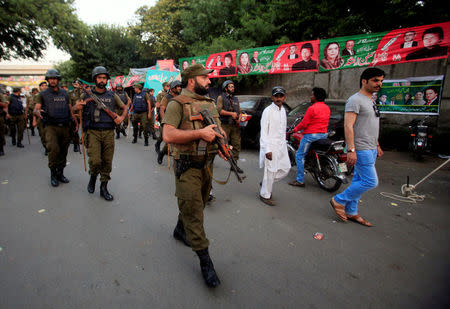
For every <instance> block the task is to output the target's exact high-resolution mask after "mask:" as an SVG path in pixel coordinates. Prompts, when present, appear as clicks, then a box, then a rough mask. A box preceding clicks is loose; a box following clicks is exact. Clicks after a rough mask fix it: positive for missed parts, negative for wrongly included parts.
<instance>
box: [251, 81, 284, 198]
mask: <svg viewBox="0 0 450 309" xmlns="http://www.w3.org/2000/svg"><path fill="white" fill-rule="evenodd" d="M285 100H286V90H284V88H283V87H281V86H275V87H274V88H273V89H272V104H271V105H269V106H267V107H266V108H265V109H264V111H263V114H262V117H261V134H260V135H261V137H260V140H259V144H260V151H259V167H260V168H264V178H263V181H262V183H261V190H260V193H259V198H260V200H261V201H262V202H263V203H265V204H267V205H269V206H274V205H275V202H274V201H273V199H272V187H273V183H274V182H276V181H279V180H281V179H282V178H284V177H286V176H287V174H288V173H289V170H290V169H291V162H290V160H289V155H288V151H287V144H286V110H285V109H284V107H283V103H284V102H285Z"/></svg>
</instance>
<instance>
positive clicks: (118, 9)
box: [1, 0, 157, 65]
mask: <svg viewBox="0 0 450 309" xmlns="http://www.w3.org/2000/svg"><path fill="white" fill-rule="evenodd" d="M156 1H157V0H147V1H144V0H108V1H105V0H76V1H75V3H74V7H75V9H76V14H77V15H78V17H79V18H80V19H81V20H82V21H83V22H85V23H86V24H88V25H90V26H91V25H95V24H101V23H103V24H110V25H118V26H126V25H127V24H128V23H132V22H133V16H134V12H136V10H137V9H138V8H139V7H141V6H144V5H147V6H150V7H151V6H153V5H154V4H155V3H156ZM69 59H70V56H69V54H67V53H65V52H63V51H61V50H58V49H57V48H56V47H55V46H54V45H53V44H52V43H51V42H50V44H49V48H48V49H47V50H46V51H45V52H44V57H43V58H42V59H40V60H39V61H33V60H26V59H13V60H10V61H2V62H1V64H15V65H20V64H56V63H59V62H62V61H66V60H69Z"/></svg>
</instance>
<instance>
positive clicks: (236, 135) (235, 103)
mask: <svg viewBox="0 0 450 309" xmlns="http://www.w3.org/2000/svg"><path fill="white" fill-rule="evenodd" d="M234 89H235V88H234V83H233V81H231V80H226V81H225V82H224V83H223V84H222V91H223V92H222V94H221V95H220V96H219V97H218V98H217V111H218V112H219V115H220V122H221V123H222V128H223V130H224V131H225V133H226V134H227V137H228V141H229V142H228V143H229V144H230V145H231V146H232V147H233V150H232V154H233V157H234V159H235V160H236V162H238V160H239V152H240V151H241V130H240V128H239V115H240V113H241V108H240V106H239V100H238V98H237V97H236V96H235V95H234ZM237 171H238V173H241V174H242V173H243V172H244V171H243V170H241V168H240V167H238V168H237Z"/></svg>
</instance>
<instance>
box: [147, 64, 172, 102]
mask: <svg viewBox="0 0 450 309" xmlns="http://www.w3.org/2000/svg"><path fill="white" fill-rule="evenodd" d="M174 80H181V75H180V72H170V71H165V70H148V71H147V76H146V77H145V84H144V88H148V89H155V96H156V95H158V93H160V92H161V91H162V89H163V87H162V83H164V82H169V83H171V82H172V81H174Z"/></svg>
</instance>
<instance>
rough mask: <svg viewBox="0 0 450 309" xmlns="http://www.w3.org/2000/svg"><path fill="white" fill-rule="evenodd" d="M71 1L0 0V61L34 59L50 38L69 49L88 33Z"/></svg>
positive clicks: (57, 44) (58, 45) (68, 50)
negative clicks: (20, 58) (14, 58)
mask: <svg viewBox="0 0 450 309" xmlns="http://www.w3.org/2000/svg"><path fill="white" fill-rule="evenodd" d="M72 4H73V0H33V1H28V0H0V8H1V10H0V12H1V13H0V60H7V59H11V58H12V57H23V58H32V59H35V60H37V59H38V58H39V57H41V56H42V51H43V50H45V48H46V47H47V43H46V42H48V39H49V37H52V38H53V41H54V43H55V45H56V46H57V47H59V48H61V49H63V50H65V51H67V52H70V50H72V49H73V47H74V46H75V45H77V44H78V43H79V41H80V40H82V39H83V37H84V35H85V34H86V32H87V27H86V26H85V25H84V24H83V23H82V22H81V21H80V20H79V19H78V17H77V16H76V15H75V13H74V12H75V9H74V8H73V7H72Z"/></svg>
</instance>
